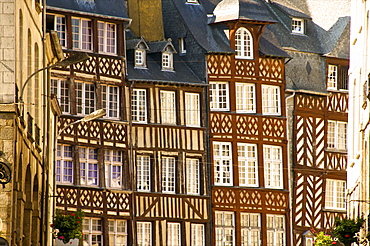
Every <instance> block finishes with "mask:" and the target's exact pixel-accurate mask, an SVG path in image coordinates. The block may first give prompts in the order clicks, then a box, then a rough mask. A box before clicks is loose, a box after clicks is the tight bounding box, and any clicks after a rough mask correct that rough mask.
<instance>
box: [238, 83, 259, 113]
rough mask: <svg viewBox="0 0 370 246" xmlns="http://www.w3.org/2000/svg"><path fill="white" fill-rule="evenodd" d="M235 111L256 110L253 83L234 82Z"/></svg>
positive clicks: (250, 111) (249, 111)
mask: <svg viewBox="0 0 370 246" xmlns="http://www.w3.org/2000/svg"><path fill="white" fill-rule="evenodd" d="M235 87H236V111H237V112H241V113H255V112H256V99H255V98H256V96H255V85H254V84H247V83H236V85H235Z"/></svg>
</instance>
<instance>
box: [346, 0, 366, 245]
mask: <svg viewBox="0 0 370 246" xmlns="http://www.w3.org/2000/svg"><path fill="white" fill-rule="evenodd" d="M368 12H369V6H368V4H367V3H366V2H357V1H351V47H350V49H351V53H350V59H351V63H350V67H349V115H348V118H349V121H348V132H349V133H350V134H348V165H349V167H348V174H347V182H348V197H347V199H348V204H349V206H348V215H349V216H350V217H351V218H353V219H355V218H357V217H359V216H363V217H364V218H365V220H366V225H365V227H364V230H363V231H362V232H361V235H360V237H361V239H363V240H364V241H363V244H362V245H365V244H367V243H368V239H367V238H366V235H368V231H369V222H368V217H369V188H368V187H369V177H368V173H369V67H368V59H369V58H368V54H369V51H368V48H367V45H368V44H367V42H368V32H369V26H368Z"/></svg>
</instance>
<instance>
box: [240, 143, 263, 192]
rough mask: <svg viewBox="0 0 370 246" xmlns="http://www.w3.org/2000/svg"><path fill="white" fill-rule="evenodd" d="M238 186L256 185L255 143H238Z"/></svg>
mask: <svg viewBox="0 0 370 246" xmlns="http://www.w3.org/2000/svg"><path fill="white" fill-rule="evenodd" d="M238 168H239V185H240V186H254V187H256V186H258V162H257V145H256V144H246V143H238Z"/></svg>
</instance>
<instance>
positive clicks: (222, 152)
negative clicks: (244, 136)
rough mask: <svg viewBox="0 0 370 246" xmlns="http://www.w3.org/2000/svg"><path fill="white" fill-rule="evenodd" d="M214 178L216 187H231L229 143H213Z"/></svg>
mask: <svg viewBox="0 0 370 246" xmlns="http://www.w3.org/2000/svg"><path fill="white" fill-rule="evenodd" d="M213 161H214V176H215V184H216V185H233V180H232V152H231V143H222V142H214V143H213Z"/></svg>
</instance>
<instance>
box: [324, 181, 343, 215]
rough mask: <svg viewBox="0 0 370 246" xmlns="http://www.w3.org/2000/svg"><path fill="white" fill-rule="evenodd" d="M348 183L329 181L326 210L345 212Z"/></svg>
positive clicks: (326, 190)
mask: <svg viewBox="0 0 370 246" xmlns="http://www.w3.org/2000/svg"><path fill="white" fill-rule="evenodd" d="M345 196H346V182H345V181H343V180H335V179H327V180H326V188H325V208H327V209H339V210H345V209H346V204H345Z"/></svg>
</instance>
